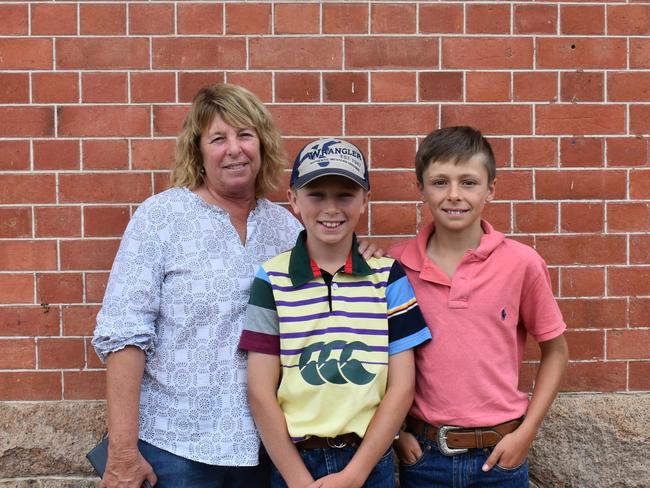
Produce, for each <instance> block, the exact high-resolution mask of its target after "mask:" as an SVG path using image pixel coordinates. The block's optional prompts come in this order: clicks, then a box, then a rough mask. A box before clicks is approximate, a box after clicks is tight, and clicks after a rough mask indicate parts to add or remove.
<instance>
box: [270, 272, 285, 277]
mask: <svg viewBox="0 0 650 488" xmlns="http://www.w3.org/2000/svg"><path fill="white" fill-rule="evenodd" d="M268 274H269V276H280V277H281V278H289V273H281V272H279V271H268Z"/></svg>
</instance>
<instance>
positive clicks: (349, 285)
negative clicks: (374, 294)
mask: <svg viewBox="0 0 650 488" xmlns="http://www.w3.org/2000/svg"><path fill="white" fill-rule="evenodd" d="M336 284H337V285H338V286H340V287H342V288H362V287H364V286H372V287H373V288H385V287H386V282H385V281H378V282H377V283H373V282H372V281H353V282H351V283H345V282H344V283H341V282H338V281H337V282H336Z"/></svg>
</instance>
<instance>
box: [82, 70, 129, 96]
mask: <svg viewBox="0 0 650 488" xmlns="http://www.w3.org/2000/svg"><path fill="white" fill-rule="evenodd" d="M128 85H129V82H128V78H127V75H126V73H82V75H81V91H82V99H83V102H84V103H124V102H128V101H129V100H128V98H129V93H128V92H129V86H128Z"/></svg>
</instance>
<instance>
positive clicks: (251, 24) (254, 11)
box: [226, 3, 272, 34]
mask: <svg viewBox="0 0 650 488" xmlns="http://www.w3.org/2000/svg"><path fill="white" fill-rule="evenodd" d="M271 7H272V6H271V4H263V3H250V4H229V3H226V34H270V33H271V18H272V17H271Z"/></svg>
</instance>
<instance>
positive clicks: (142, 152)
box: [131, 139, 176, 169]
mask: <svg viewBox="0 0 650 488" xmlns="http://www.w3.org/2000/svg"><path fill="white" fill-rule="evenodd" d="M175 145H176V141H175V140H174V139H144V140H138V139H134V140H132V141H131V159H132V160H133V169H169V168H171V166H172V162H173V160H174V147H175Z"/></svg>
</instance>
